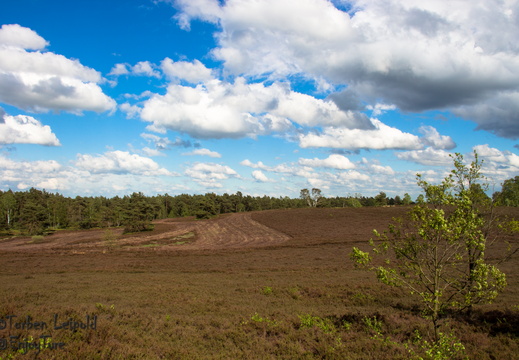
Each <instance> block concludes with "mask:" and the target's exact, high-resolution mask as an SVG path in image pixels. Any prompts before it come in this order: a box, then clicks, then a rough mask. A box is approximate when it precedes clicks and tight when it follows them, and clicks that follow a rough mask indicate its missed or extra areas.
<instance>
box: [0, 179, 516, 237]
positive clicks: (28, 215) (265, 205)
mask: <svg viewBox="0 0 519 360" xmlns="http://www.w3.org/2000/svg"><path fill="white" fill-rule="evenodd" d="M496 194H497V195H496ZM496 194H495V197H496V198H498V199H502V200H501V202H502V204H503V205H508V206H518V205H519V176H517V177H515V179H510V180H507V181H505V183H504V184H503V190H502V192H501V193H496ZM419 200H420V199H418V198H417V201H419ZM413 203H414V201H412V199H411V196H410V195H409V194H407V193H406V194H405V195H404V196H403V197H400V196H395V197H388V196H387V195H386V193H384V192H380V193H379V194H378V195H376V196H373V197H367V196H362V195H361V194H355V195H352V196H345V197H340V196H336V197H325V196H323V195H322V193H321V190H320V189H316V188H314V189H311V190H308V189H302V190H301V193H300V196H299V197H298V198H290V197H288V196H285V197H271V196H266V195H265V196H250V195H243V194H242V193H241V192H239V191H238V192H236V193H235V194H227V193H225V194H223V195H217V194H215V193H206V194H204V195H188V194H180V195H174V196H172V195H168V194H164V195H156V196H145V195H144V194H142V193H140V192H139V193H137V192H134V193H133V194H131V195H126V196H123V197H119V196H115V197H112V198H108V197H104V196H96V197H82V196H76V197H75V198H71V197H66V196H64V195H61V194H59V193H51V192H47V191H45V190H38V189H35V188H31V189H29V190H28V191H16V192H15V191H12V190H8V191H0V230H1V231H4V232H5V231H18V232H21V233H25V234H29V235H37V234H44V233H45V232H46V231H48V230H51V229H91V228H100V227H101V228H103V227H119V226H124V227H125V230H126V231H128V232H135V231H142V230H147V229H149V228H150V226H151V222H152V221H153V220H156V219H164V218H176V217H187V216H195V217H196V218H199V219H200V218H209V217H211V216H214V215H218V214H226V213H235V212H245V211H258V210H271V209H290V208H302V207H309V206H310V207H334V208H337V207H363V206H387V205H390V206H392V205H395V206H396V205H410V204H413Z"/></svg>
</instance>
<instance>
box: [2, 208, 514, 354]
mask: <svg viewBox="0 0 519 360" xmlns="http://www.w3.org/2000/svg"><path fill="white" fill-rule="evenodd" d="M408 209H409V208H406V207H387V208H385V207H369V208H368V207H365V208H357V209H355V208H341V209H336V208H335V209H334V208H313V209H310V208H308V209H293V210H269V211H262V212H252V213H248V214H245V213H238V214H228V215H223V216H219V217H217V218H214V219H210V220H198V221H195V220H194V219H193V218H187V219H186V218H183V219H168V220H162V221H159V222H156V223H155V227H154V229H153V230H152V231H149V232H146V233H141V234H124V235H123V234H122V229H120V228H113V229H108V230H106V229H101V230H86V231H77V232H71V231H57V232H55V233H54V234H52V235H49V236H46V237H41V236H40V237H18V238H3V239H0V269H1V272H0V339H2V338H3V339H9V337H10V336H12V335H21V337H20V339H31V338H30V337H32V338H38V336H40V335H42V334H45V335H50V337H51V338H52V341H53V342H54V343H59V342H62V343H65V346H64V347H63V348H62V349H57V350H49V349H46V350H43V351H41V352H40V353H39V354H36V351H35V350H31V351H29V353H28V354H25V355H24V354H21V353H19V352H15V351H12V350H9V349H7V350H0V358H1V359H5V358H8V359H9V358H11V357H10V356H11V355H12V356H13V358H15V359H16V358H21V359H23V358H38V359H321V358H327V359H409V358H411V355H410V353H409V352H408V351H407V350H406V349H405V348H404V346H403V345H399V344H404V343H409V344H411V346H412V344H413V339H414V336H415V335H414V334H415V331H416V330H418V331H419V332H420V333H421V334H422V335H423V336H424V338H427V336H428V331H430V329H429V327H428V323H427V321H426V320H424V319H423V318H422V317H421V316H420V312H419V308H418V305H419V304H418V303H416V302H415V300H414V299H413V298H411V297H410V296H408V294H406V293H405V292H403V291H401V290H399V289H395V288H390V287H386V286H384V285H381V284H379V283H377V282H376V280H375V279H374V277H373V275H372V274H371V273H368V272H362V271H357V270H354V267H353V264H352V262H351V261H350V260H349V257H348V255H349V253H350V251H351V248H352V247H353V246H358V247H362V246H364V245H366V244H367V241H368V240H369V239H370V237H371V236H372V230H373V229H375V228H376V229H379V230H384V229H386V228H387V225H388V223H389V222H390V221H391V218H392V217H395V216H402V215H403V214H404V213H405V211H407V210H408ZM499 211H501V212H503V213H504V212H506V213H508V214H509V215H511V216H513V217H515V218H517V219H519V211H518V209H517V208H502V209H499ZM509 240H512V241H514V242H516V243H517V242H518V239H517V237H516V238H510V239H509ZM498 250H499V249H497V248H496V249H493V250H491V251H496V252H497V251H498ZM518 265H519V259H518V258H517V257H515V258H513V259H512V260H510V261H508V262H506V263H504V264H502V265H501V266H500V268H501V269H502V270H503V271H504V272H505V273H506V274H507V277H508V287H507V288H506V289H505V291H504V292H503V293H502V294H501V295H500V296H499V297H498V298H497V301H496V302H495V303H493V304H491V305H485V306H478V307H477V308H476V309H475V311H474V312H473V314H472V315H471V317H470V318H464V317H460V316H456V315H451V316H446V317H445V318H444V319H442V324H443V325H442V326H444V327H445V328H450V329H452V331H453V332H454V334H455V335H456V336H457V337H458V338H459V339H460V340H461V342H462V343H463V345H464V346H465V348H466V354H467V355H468V356H469V357H470V358H471V359H517V358H518V355H517V354H519V278H518V275H519V266H518ZM54 314H57V315H58V316H59V319H60V321H66V320H68V319H69V318H72V319H75V320H76V321H85V318H86V316H87V315H88V316H89V317H90V318H93V317H94V316H97V327H96V329H95V330H94V329H79V330H77V331H71V330H68V329H63V328H62V329H54V328H53V317H54ZM9 315H16V316H17V318H16V319H15V320H16V321H23V320H25V319H26V318H27V316H30V317H31V319H32V321H44V322H46V323H47V325H48V328H47V329H46V330H45V331H41V330H34V329H14V328H11V329H9V327H8V326H6V324H5V323H4V326H3V327H4V329H2V322H1V319H4V320H5V319H6V316H9ZM377 330H379V333H381V334H383V337H380V336H378V337H376V336H374V335H375V334H376V331H377ZM0 345H1V343H0ZM416 350H417V352H418V351H419V349H416Z"/></svg>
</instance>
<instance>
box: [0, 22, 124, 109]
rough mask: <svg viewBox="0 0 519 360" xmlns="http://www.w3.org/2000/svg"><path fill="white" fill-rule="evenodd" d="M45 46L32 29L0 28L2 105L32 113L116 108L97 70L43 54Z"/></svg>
mask: <svg viewBox="0 0 519 360" xmlns="http://www.w3.org/2000/svg"><path fill="white" fill-rule="evenodd" d="M46 45H47V42H46V41H45V40H44V39H42V38H41V37H40V36H39V35H38V34H36V32H34V31H32V30H31V29H28V28H24V27H21V26H20V25H16V24H14V25H3V26H2V28H0V101H1V102H4V103H6V104H10V105H13V106H16V107H18V108H21V109H27V110H32V111H48V110H57V111H59V110H64V111H69V112H73V113H81V112H82V111H85V110H89V111H96V112H103V111H107V110H113V109H114V108H115V106H116V103H115V101H114V100H113V99H112V98H110V97H108V96H107V95H105V94H104V93H103V91H102V90H101V88H100V87H99V85H98V83H100V82H102V78H101V75H100V74H99V73H98V72H97V71H95V70H94V69H91V68H88V67H86V66H83V65H81V63H80V62H79V61H78V60H71V59H68V58H66V57H64V56H62V55H58V54H54V53H52V52H47V51H44V47H45V46H46ZM30 50H35V51H30Z"/></svg>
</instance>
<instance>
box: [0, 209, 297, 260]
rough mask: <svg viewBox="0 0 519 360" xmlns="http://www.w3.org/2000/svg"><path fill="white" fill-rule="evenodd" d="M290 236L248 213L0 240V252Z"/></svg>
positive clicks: (221, 244) (210, 244)
mask: <svg viewBox="0 0 519 360" xmlns="http://www.w3.org/2000/svg"><path fill="white" fill-rule="evenodd" d="M289 238H290V237H289V236H288V235H286V234H284V233H282V232H280V231H278V230H275V229H272V228H269V227H267V226H265V225H263V224H260V223H259V222H257V221H255V220H253V219H252V217H251V214H250V213H239V214H228V215H224V216H220V217H218V218H215V219H210V220H194V219H193V218H186V219H164V220H158V221H156V222H154V229H153V230H152V231H148V232H142V233H135V234H124V235H123V230H122V229H121V228H118V229H94V230H81V231H70V230H64V231H56V232H55V233H54V234H52V235H48V236H45V237H41V236H35V237H14V238H3V239H0V251H16V252H20V251H22V252H23V251H34V252H45V251H52V252H55V251H58V252H63V251H66V252H72V253H84V252H91V251H103V252H106V251H111V250H115V249H119V250H145V249H153V250H210V249H230V248H247V247H263V246H271V245H277V244H280V243H283V242H285V241H287V240H288V239H289Z"/></svg>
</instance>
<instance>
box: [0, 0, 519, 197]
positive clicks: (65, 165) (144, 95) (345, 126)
mask: <svg viewBox="0 0 519 360" xmlns="http://www.w3.org/2000/svg"><path fill="white" fill-rule="evenodd" d="M0 25H1V29H0V151H1V153H0V190H7V189H9V188H10V189H13V190H26V189H29V188H30V187H36V188H39V189H46V190H47V191H51V192H59V193H62V194H65V195H68V196H76V195H81V196H90V195H104V196H115V195H126V194H131V193H132V192H134V191H141V192H143V193H145V194H147V195H155V194H164V193H168V194H180V193H188V194H195V193H202V194H203V193H206V192H215V193H224V192H228V193H235V192H237V191H241V192H242V193H244V194H250V195H270V196H290V197H296V196H298V194H299V191H300V189H302V188H313V187H317V188H320V189H321V190H322V192H323V194H324V195H326V196H337V195H338V196H347V195H353V194H357V193H360V194H362V195H366V196H372V195H376V194H378V193H379V192H380V191H384V192H386V193H387V194H388V195H389V196H395V195H400V196H403V194H404V193H406V192H407V193H410V194H411V195H412V196H413V197H415V196H417V195H418V193H419V189H418V188H417V187H416V185H415V183H416V173H422V174H424V176H425V177H426V179H428V180H429V181H432V182H439V181H440V180H441V179H442V178H443V177H444V176H445V174H446V172H447V171H449V170H450V168H451V167H452V160H451V159H450V158H449V154H452V153H455V152H459V153H462V154H464V155H465V157H466V159H467V160H468V161H470V160H471V156H472V153H473V151H474V150H476V151H477V152H478V154H479V155H480V157H481V158H482V159H483V160H484V173H485V175H486V176H487V178H488V181H489V182H490V184H491V185H492V186H493V187H494V189H495V190H498V189H499V186H500V184H501V183H502V182H503V181H504V180H506V179H509V178H511V177H514V176H516V175H518V174H519V171H518V170H519V156H518V153H519V152H518V151H519V150H518V149H519V148H518V141H517V139H518V137H519V45H517V41H516V39H517V38H518V37H519V1H513V0H508V1H498V0H475V1H470V2H468V1H461V0H460V1H451V0H449V1H435V2H424V1H421V0H406V1H401V0H355V1H346V0H334V1H325V0H264V1H252V0H227V1H216V0H163V1H160V0H155V1H153V0H127V1H122V0H121V1H102V0H89V1H86V0H76V1H57V0H46V1H42V0H17V1H10V2H2V3H0Z"/></svg>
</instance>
